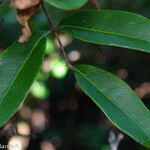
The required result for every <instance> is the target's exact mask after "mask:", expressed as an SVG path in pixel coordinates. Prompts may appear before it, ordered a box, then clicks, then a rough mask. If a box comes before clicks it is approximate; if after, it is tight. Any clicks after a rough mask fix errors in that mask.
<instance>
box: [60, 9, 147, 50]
mask: <svg viewBox="0 0 150 150" xmlns="http://www.w3.org/2000/svg"><path fill="white" fill-rule="evenodd" d="M59 27H60V28H61V29H62V30H64V31H67V32H70V33H71V34H72V35H73V36H74V37H76V38H78V39H80V40H83V41H86V42H91V43H96V44H103V45H110V46H118V47H123V48H129V49H135V50H139V51H143V52H148V53H150V20H149V19H147V18H145V17H143V16H140V15H137V14H134V13H129V12H124V11H113V10H101V11H95V10H93V11H83V12H79V13H76V14H73V15H71V16H69V17H67V18H65V19H64V20H63V21H62V22H61V23H60V25H59Z"/></svg>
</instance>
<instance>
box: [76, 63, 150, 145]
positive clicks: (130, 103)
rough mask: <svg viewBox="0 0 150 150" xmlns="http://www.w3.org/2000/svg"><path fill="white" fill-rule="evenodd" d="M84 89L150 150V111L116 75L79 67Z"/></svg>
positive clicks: (122, 127) (111, 117) (77, 68)
mask: <svg viewBox="0 0 150 150" xmlns="http://www.w3.org/2000/svg"><path fill="white" fill-rule="evenodd" d="M75 77H76V79H77V81H78V83H79V85H80V87H81V89H82V90H83V91H84V92H85V93H86V94H87V95H88V96H89V97H90V98H91V99H92V100H93V101H94V102H95V103H96V105H97V106H98V107H99V108H101V109H102V111H103V112H104V113H105V115H106V116H107V117H108V118H109V119H110V120H111V121H112V122H113V124H115V125H116V126H117V127H118V128H119V129H121V130H122V131H123V132H125V133H126V134H128V135H130V136H131V137H132V138H134V139H135V140H136V141H138V142H139V143H141V144H143V145H145V146H147V147H150V127H149V124H150V111H149V110H148V109H147V108H146V107H145V106H144V104H143V103H142V102H141V100H140V99H139V98H138V97H137V96H136V95H135V93H134V92H133V91H132V90H131V89H130V87H129V86H128V85H127V84H126V83H124V82H123V81H121V80H120V79H118V78H117V77H115V76H114V75H112V74H110V73H108V72H105V71H103V70H101V69H97V68H95V67H92V66H88V65H79V66H77V67H75Z"/></svg>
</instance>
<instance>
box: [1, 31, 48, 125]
mask: <svg viewBox="0 0 150 150" xmlns="http://www.w3.org/2000/svg"><path fill="white" fill-rule="evenodd" d="M43 34H44V33H43V32H39V33H37V34H34V35H33V36H32V38H31V39H30V41H29V42H28V43H24V44H20V43H18V42H16V43H14V44H13V45H12V46H11V47H9V48H8V49H7V50H5V51H4V52H3V53H2V54H1V55H0V83H1V84H0V126H3V125H4V124H5V123H6V122H7V121H8V120H9V119H10V118H11V117H12V115H13V114H14V113H15V112H16V111H17V110H18V108H19V106H20V104H21V103H22V102H23V100H24V98H25V97H26V96H27V94H28V92H29V89H30V87H31V85H32V83H33V81H34V79H35V77H36V75H37V73H38V71H39V69H40V66H41V63H42V60H43V57H44V51H45V38H44V37H43ZM38 50H39V51H38ZM37 59H38V60H37Z"/></svg>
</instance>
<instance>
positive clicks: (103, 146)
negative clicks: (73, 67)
mask: <svg viewBox="0 0 150 150" xmlns="http://www.w3.org/2000/svg"><path fill="white" fill-rule="evenodd" d="M101 8H102V9H116V10H118V9H119V10H126V11H130V12H135V13H138V14H141V15H144V16H146V17H149V18H150V1H149V0H132V1H131V0H121V1H120V0H102V1H101ZM47 9H48V11H49V14H50V15H51V17H52V19H53V20H54V22H55V24H58V23H59V21H60V20H61V19H62V18H63V17H65V16H67V15H69V14H71V13H74V11H72V12H66V11H61V10H59V9H56V8H54V7H50V6H47ZM84 9H95V8H94V6H93V5H91V3H88V4H87V5H86V6H85V7H83V8H82V10H84ZM77 11H79V10H77ZM30 24H31V27H32V29H34V30H49V28H48V23H47V20H46V18H45V16H44V14H43V13H42V11H40V12H39V13H38V14H37V15H36V16H34V17H33V19H32V21H31V22H30ZM20 33H21V27H20V25H19V24H18V22H17V21H16V17H15V11H14V10H13V8H11V7H10V5H9V3H5V4H3V5H1V6H0V49H1V51H3V50H4V49H5V48H7V47H9V46H10V45H11V44H12V43H13V42H14V41H16V40H17V38H18V37H19V35H20ZM61 39H62V42H63V43H64V45H65V50H66V53H67V55H68V57H69V59H70V61H71V62H72V63H73V64H77V63H85V64H91V65H94V66H97V67H101V68H103V69H105V70H107V71H110V72H112V73H113V74H116V75H118V76H119V77H120V78H122V79H123V80H125V81H126V82H127V83H128V84H129V85H130V86H131V87H132V89H134V90H135V91H136V92H137V94H138V95H139V96H140V97H141V99H142V101H143V102H144V103H145V105H146V106H147V107H148V108H150V54H145V53H142V52H136V51H130V50H128V49H123V48H116V47H109V46H97V45H94V44H89V43H84V42H81V41H78V40H76V39H73V38H72V37H70V36H69V35H66V34H61ZM54 43H55V39H54V38H53V37H48V42H47V50H46V56H45V61H44V63H43V66H42V69H41V72H40V73H39V75H38V77H37V79H36V81H35V83H34V85H33V87H32V89H31V92H30V94H29V96H28V97H27V99H26V101H25V103H24V104H23V105H22V107H21V108H20V110H19V111H18V113H16V114H15V116H14V117H13V118H12V119H11V120H10V122H9V123H8V124H7V125H6V126H5V127H4V128H2V129H1V131H0V143H1V144H7V143H9V144H10V143H11V142H16V141H17V142H19V144H21V146H22V147H23V149H29V150H34V149H35V150H38V149H42V150H55V149H58V150H108V149H109V143H108V138H109V133H110V131H112V132H113V133H114V134H115V135H116V136H117V135H118V134H120V133H121V131H119V130H118V129H116V127H115V126H113V125H112V124H111V123H110V122H109V120H107V118H106V117H105V116H104V114H103V113H102V112H101V110H100V109H99V108H98V107H97V106H96V105H95V104H94V103H93V102H92V101H91V100H90V99H89V98H88V97H87V96H86V95H85V94H84V93H83V92H82V91H81V90H80V88H79V87H78V85H77V83H76V81H75V78H74V76H73V73H72V72H71V71H68V70H67V68H66V67H65V64H64V60H63V57H62V55H61V54H60V53H59V50H58V48H57V46H56V45H55V44H54ZM18 92H19V91H18ZM118 149H119V150H127V149H128V150H146V148H144V147H142V146H141V145H140V144H138V143H136V142H135V141H134V140H132V139H131V138H130V137H129V136H127V135H124V138H123V140H122V141H121V142H120V145H119V148H118Z"/></svg>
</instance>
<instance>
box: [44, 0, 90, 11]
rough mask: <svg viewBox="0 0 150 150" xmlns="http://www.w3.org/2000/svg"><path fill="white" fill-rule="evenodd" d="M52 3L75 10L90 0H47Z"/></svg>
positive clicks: (61, 7)
mask: <svg viewBox="0 0 150 150" xmlns="http://www.w3.org/2000/svg"><path fill="white" fill-rule="evenodd" d="M45 1H46V2H47V3H49V4H50V5H52V6H54V7H57V8H60V9H64V10H73V9H78V8H80V7H82V6H83V5H84V4H85V3H86V2H87V1H88V0H45Z"/></svg>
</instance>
